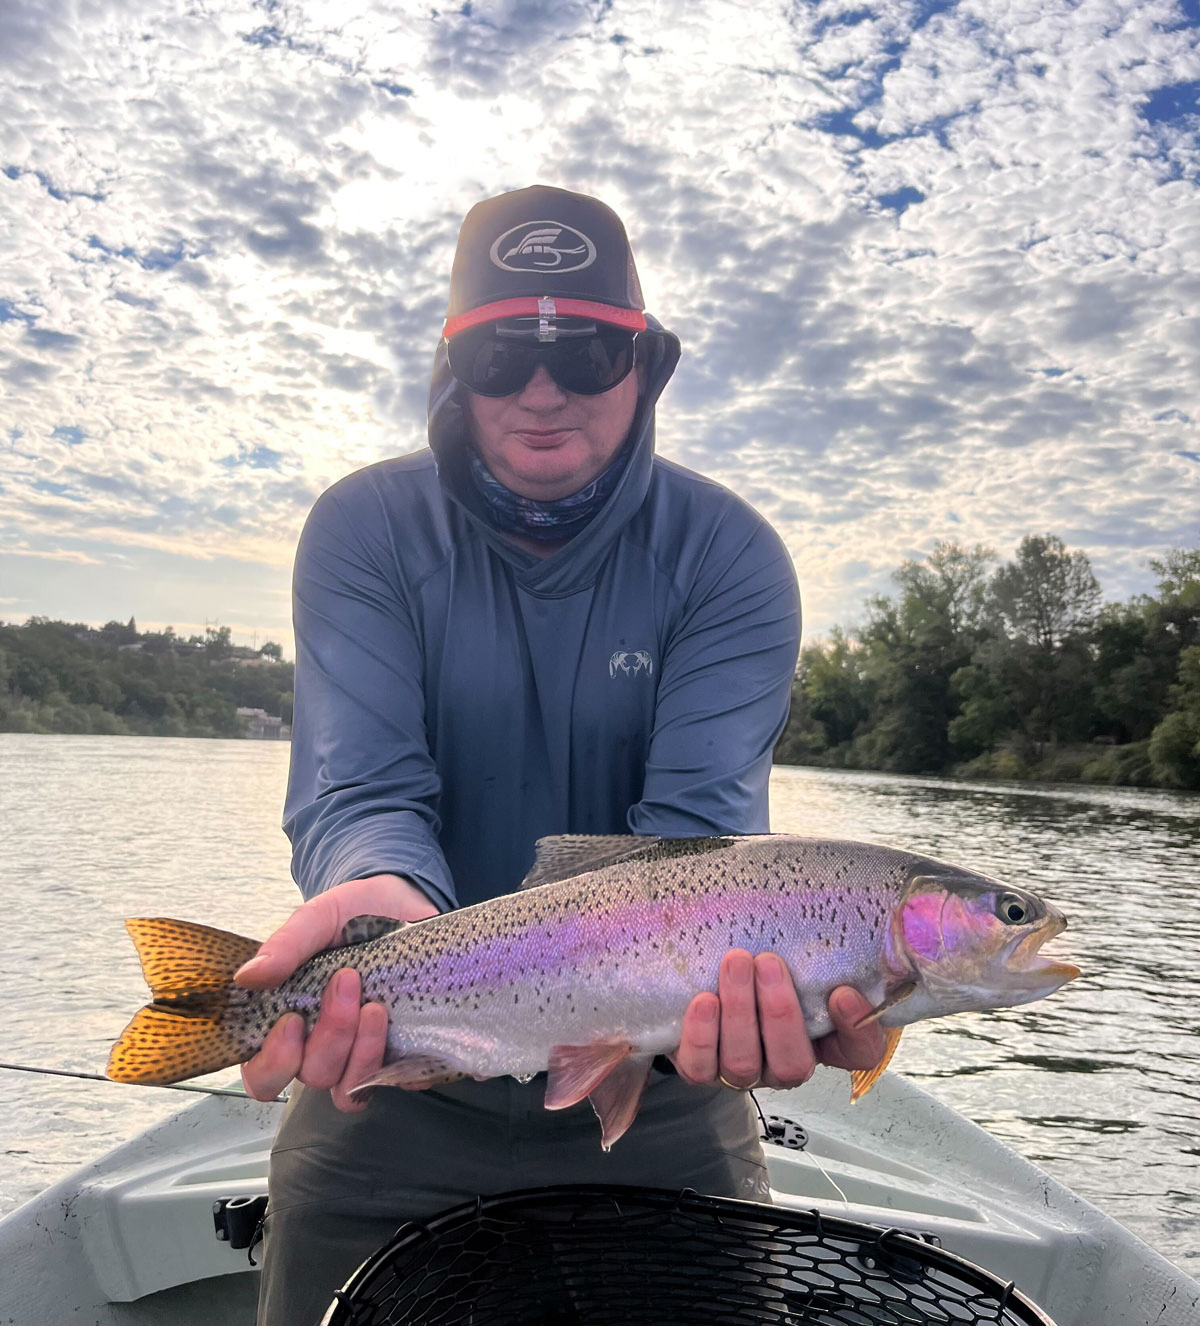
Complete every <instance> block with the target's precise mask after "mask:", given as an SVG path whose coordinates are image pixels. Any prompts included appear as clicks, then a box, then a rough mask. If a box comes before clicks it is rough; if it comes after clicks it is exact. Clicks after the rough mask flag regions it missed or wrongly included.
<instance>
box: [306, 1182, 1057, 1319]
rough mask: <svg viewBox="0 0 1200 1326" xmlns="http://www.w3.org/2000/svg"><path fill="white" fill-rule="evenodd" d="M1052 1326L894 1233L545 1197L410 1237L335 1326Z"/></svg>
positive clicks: (354, 1290) (693, 1197)
mask: <svg viewBox="0 0 1200 1326" xmlns="http://www.w3.org/2000/svg"><path fill="white" fill-rule="evenodd" d="M710 1322H711V1323H720V1326H743V1324H744V1326H985V1324H986V1326H1054V1324H1053V1322H1051V1320H1050V1318H1049V1317H1047V1316H1046V1315H1045V1314H1044V1313H1043V1312H1041V1311H1040V1309H1038V1308H1037V1307H1036V1306H1035V1305H1034V1304H1033V1303H1031V1302H1030V1301H1029V1300H1028V1299H1027V1298H1025V1297H1024V1296H1023V1295H1022V1294H1021V1293H1019V1292H1018V1291H1017V1290H1016V1289H1015V1288H1014V1287H1013V1286H1012V1285H1006V1284H1005V1283H1004V1282H1003V1281H1001V1280H998V1279H996V1277H994V1276H993V1275H991V1274H990V1273H989V1272H987V1271H984V1270H982V1269H981V1268H980V1267H977V1266H974V1265H973V1264H971V1263H970V1262H967V1261H964V1260H963V1259H962V1258H960V1257H956V1256H954V1255H953V1254H952V1253H949V1252H946V1251H945V1250H944V1249H942V1248H939V1247H934V1246H931V1245H930V1244H928V1243H926V1242H924V1241H923V1240H921V1239H920V1238H916V1237H913V1236H912V1235H908V1234H902V1233H899V1232H897V1231H896V1230H884V1229H882V1228H879V1227H876V1226H872V1225H865V1224H859V1223H857V1222H854V1221H850V1220H842V1219H836V1218H832V1217H827V1216H823V1215H821V1214H819V1213H818V1212H816V1211H793V1210H789V1209H787V1208H785V1207H774V1206H764V1205H759V1204H758V1203H752V1202H739V1201H732V1200H730V1199H728V1198H720V1197H704V1196H700V1195H699V1194H696V1193H693V1192H690V1191H687V1192H683V1193H678V1192H669V1191H664V1190H661V1189H656V1188H629V1187H586V1188H582V1187H581V1188H540V1189H531V1190H528V1191H525V1192H516V1193H505V1194H502V1195H501V1196H498V1197H492V1198H480V1199H479V1200H477V1201H474V1202H469V1203H467V1204H465V1205H463V1206H457V1207H454V1208H452V1209H451V1210H449V1211H446V1212H444V1213H443V1214H441V1215H439V1216H436V1217H435V1218H434V1219H432V1220H430V1221H428V1222H427V1223H425V1224H418V1223H410V1224H406V1225H403V1226H401V1228H400V1229H399V1230H398V1231H397V1233H396V1235H395V1237H394V1238H393V1239H392V1240H391V1242H389V1243H388V1244H387V1245H386V1246H385V1247H383V1248H381V1249H380V1251H379V1252H377V1253H375V1254H374V1256H372V1257H371V1258H369V1259H368V1260H367V1261H366V1262H365V1263H364V1264H363V1265H362V1266H361V1267H360V1268H359V1270H358V1271H357V1272H356V1273H355V1275H354V1276H353V1277H352V1278H351V1280H350V1281H349V1282H348V1284H347V1285H346V1287H345V1289H344V1290H342V1291H341V1292H340V1293H339V1294H338V1296H337V1300H336V1301H335V1303H334V1305H333V1306H332V1307H331V1309H330V1312H329V1314H328V1315H327V1316H326V1318H325V1326H401V1323H403V1324H404V1326H459V1324H460V1323H461V1326H468V1324H469V1326H510V1323H511V1326H517V1324H518V1323H519V1324H520V1326H692V1324H693V1323H710Z"/></svg>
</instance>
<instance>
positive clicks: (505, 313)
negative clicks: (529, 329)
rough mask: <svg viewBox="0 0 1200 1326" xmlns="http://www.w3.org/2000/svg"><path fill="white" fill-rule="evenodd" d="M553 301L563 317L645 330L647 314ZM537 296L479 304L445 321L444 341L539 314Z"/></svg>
mask: <svg viewBox="0 0 1200 1326" xmlns="http://www.w3.org/2000/svg"><path fill="white" fill-rule="evenodd" d="M546 298H552V299H553V300H554V311H555V314H556V315H557V316H558V317H562V318H568V317H570V318H591V319H593V320H594V321H595V322H608V323H611V324H612V325H613V326H614V327H624V328H625V330H626V331H633V332H640V331H645V330H646V315H645V314H644V313H639V312H638V310H637V309H634V308H617V307H616V306H615V305H614V304H593V303H592V302H591V301H590V300H586V299H559V297H558V296H557V295H552V296H546ZM538 302H539V301H538V296H537V295H522V296H521V297H520V298H518V299H501V300H499V301H498V302H497V303H495V304H481V305H480V307H479V308H473V309H469V310H468V311H467V312H466V313H460V314H459V315H458V316H457V317H456V318H447V319H446V325H445V326H444V327H443V328H442V335H443V336H445V337H446V338H447V340H448V339H449V338H450V337H451V336H457V335H458V333H459V332H461V331H466V330H467V328H468V327H478V326H479V324H480V323H482V322H499V321H501V319H503V318H518V317H521V316H522V315H526V314H530V313H532V314H534V315H536V314H537V313H538Z"/></svg>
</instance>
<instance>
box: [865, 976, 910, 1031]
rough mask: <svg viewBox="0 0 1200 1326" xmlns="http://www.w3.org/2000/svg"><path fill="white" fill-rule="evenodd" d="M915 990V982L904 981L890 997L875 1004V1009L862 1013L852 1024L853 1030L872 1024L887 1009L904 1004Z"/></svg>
mask: <svg viewBox="0 0 1200 1326" xmlns="http://www.w3.org/2000/svg"><path fill="white" fill-rule="evenodd" d="M916 988H917V983H916V981H904V982H902V983H901V984H900V985H898V986H896V988H895V989H894V990H893V991H892V992H891V994H890V995H888V997H887V998H886V999H885V1000H884V1001H883V1003H882V1004H876V1005H875V1007H874V1008H873V1009H871V1011H870V1012H869V1013H864V1014H863V1016H862V1017H860V1018H859V1019H858V1021H857V1022H856V1023H855V1024H854V1030H855V1031H857V1030H858V1029H859V1027H865V1026H867V1025H868V1024H869V1023H872V1022H874V1021H875V1019H876V1018H878V1017H879V1015H880V1014H881V1013H886V1012H887V1011H888V1009H889V1008H895V1007H896V1005H897V1004H902V1003H904V1001H905V1000H906V999H907V998H908V997H909V995H911V994H913V993H915V991H916Z"/></svg>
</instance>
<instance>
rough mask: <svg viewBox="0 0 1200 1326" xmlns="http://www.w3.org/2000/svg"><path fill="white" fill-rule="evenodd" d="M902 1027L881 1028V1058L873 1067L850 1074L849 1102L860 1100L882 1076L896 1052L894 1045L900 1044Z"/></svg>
mask: <svg viewBox="0 0 1200 1326" xmlns="http://www.w3.org/2000/svg"><path fill="white" fill-rule="evenodd" d="M903 1030H904V1028H903V1027H885V1028H884V1029H883V1058H881V1059H880V1061H879V1062H878V1063H877V1064H876V1065H875V1067H874V1068H860V1069H857V1070H856V1071H855V1072H853V1073H851V1074H850V1103H851V1105H853V1104H854V1102H855V1101H857V1100H861V1099H862V1097H863V1096H865V1095H866V1094H867V1092H868V1091H870V1090H871V1088H872V1087H873V1086H874V1085H875V1083H876V1082H878V1081H879V1079H880V1078H881V1077H882V1076H883V1070H884V1069H885V1068H886V1067H887V1066H888V1064H890V1063H891V1061H892V1055H894V1054H895V1053H896V1046H897V1045H899V1044H900V1033H901V1032H902V1031H903Z"/></svg>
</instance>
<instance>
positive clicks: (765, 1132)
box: [748, 1091, 850, 1206]
mask: <svg viewBox="0 0 1200 1326" xmlns="http://www.w3.org/2000/svg"><path fill="white" fill-rule="evenodd" d="M748 1094H749V1096H750V1099H751V1100H752V1101H753V1102H754V1108H755V1109H756V1110H757V1111H758V1117H759V1120H760V1122H761V1123H762V1138H763V1141H769V1140H770V1137H769V1134H770V1129H769V1127H768V1126H767V1116H766V1115H765V1114H764V1113H763V1112H762V1106H761V1105H760V1104H759V1103H758V1097H757V1096H756V1095H755V1094H754V1092H753V1091H751V1092H749V1093H748ZM799 1150H800V1154H801V1155H802V1156H804V1157H805V1159H806V1160H811V1161H812V1163H813V1164H814V1165H815V1166H816V1167H817V1169H819V1170H820V1171H821V1174H822V1176H823V1177H824V1179H825V1182H826V1183H828V1184H829V1186H830V1187H831V1188H832V1189H833V1191H834V1192H835V1193H837V1195H838V1196H839V1197H840V1198H841V1199H842V1204H843V1205H844V1206H849V1205H850V1198H849V1197H847V1196H846V1194H845V1193H844V1192H843V1191H842V1190H841V1188H840V1187H839V1186H838V1181H837V1180H836V1179H835V1178H834V1177H833V1175H832V1174H830V1172H829V1171H828V1170H827V1169H826V1168H825V1166H824V1165H822V1164H821V1162H820V1161H819V1160H818V1159H817V1158H816V1156H814V1155H813V1153H812V1152H811V1151H810V1150H809V1149H808V1147H807V1145H805V1146H802V1147H800V1148H799Z"/></svg>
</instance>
